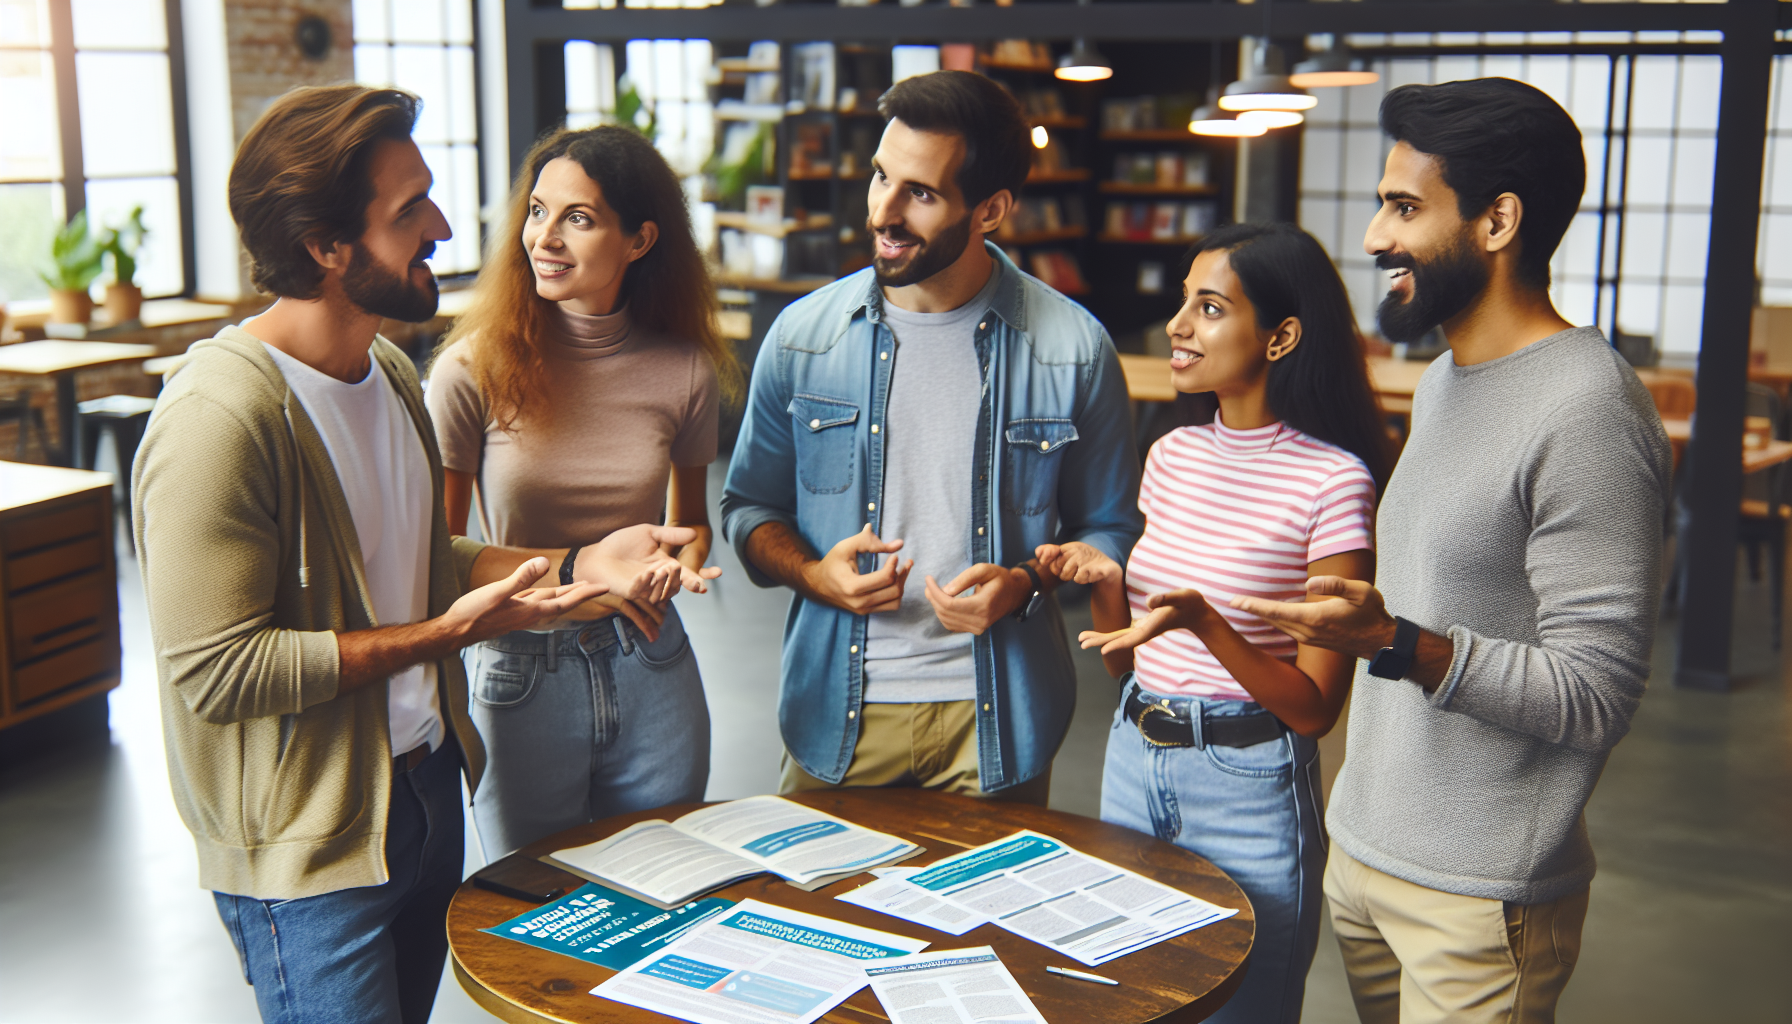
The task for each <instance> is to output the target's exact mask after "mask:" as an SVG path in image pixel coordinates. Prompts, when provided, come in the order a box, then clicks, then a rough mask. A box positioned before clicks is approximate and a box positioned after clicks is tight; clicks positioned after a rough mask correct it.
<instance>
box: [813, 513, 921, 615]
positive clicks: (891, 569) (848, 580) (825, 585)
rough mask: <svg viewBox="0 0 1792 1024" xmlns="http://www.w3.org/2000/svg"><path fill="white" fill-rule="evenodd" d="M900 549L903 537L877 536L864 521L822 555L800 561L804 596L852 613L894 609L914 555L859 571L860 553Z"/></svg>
mask: <svg viewBox="0 0 1792 1024" xmlns="http://www.w3.org/2000/svg"><path fill="white" fill-rule="evenodd" d="M901 549H902V541H900V540H892V541H885V540H882V539H880V538H879V537H878V536H877V534H875V533H872V532H871V525H870V524H869V523H867V524H866V525H865V528H864V529H863V530H860V531H859V532H858V533H855V534H853V535H852V536H850V537H848V538H846V539H845V540H843V541H841V542H840V543H838V544H836V545H834V546H833V547H832V548H831V549H829V551H828V553H827V554H825V555H823V556H821V558H819V559H817V560H815V561H813V562H808V563H805V564H804V565H803V568H802V576H803V584H804V586H805V587H806V589H807V591H808V592H807V593H806V594H805V595H804V596H805V597H809V598H812V599H814V600H817V601H820V602H822V603H824V604H831V605H833V606H834V607H836V608H839V609H842V610H843V611H849V612H851V613H853V614H854V615H868V614H870V613H872V612H893V611H895V610H896V609H897V608H898V607H899V606H901V604H902V586H903V584H904V583H906V582H907V581H908V572H909V570H910V569H913V568H914V567H915V561H914V559H912V558H911V559H909V561H908V564H906V565H903V564H901V563H902V559H900V558H892V559H890V560H889V561H887V562H885V563H884V564H883V565H882V566H881V567H879V568H877V569H873V570H872V571H870V572H867V573H860V572H859V555H861V554H876V555H884V554H891V553H893V552H896V551H900V550H901Z"/></svg>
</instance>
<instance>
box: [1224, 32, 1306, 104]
mask: <svg viewBox="0 0 1792 1024" xmlns="http://www.w3.org/2000/svg"><path fill="white" fill-rule="evenodd" d="M1318 104H1319V100H1318V99H1317V98H1315V97H1313V96H1309V95H1307V93H1306V92H1304V91H1302V90H1301V89H1299V88H1297V87H1296V86H1295V85H1294V83H1293V82H1290V81H1289V80H1288V76H1287V75H1285V74H1283V73H1282V54H1281V51H1280V50H1277V49H1275V48H1274V47H1272V46H1270V45H1269V41H1268V40H1267V39H1265V40H1259V41H1258V43H1257V49H1256V54H1255V56H1254V59H1253V60H1252V61H1251V73H1250V74H1249V75H1247V76H1246V77H1244V78H1241V79H1239V80H1238V81H1236V82H1233V83H1232V84H1231V85H1228V86H1226V92H1225V94H1224V95H1222V96H1221V97H1220V106H1221V107H1222V108H1223V109H1226V110H1309V109H1311V108H1313V107H1315V106H1317V105H1318Z"/></svg>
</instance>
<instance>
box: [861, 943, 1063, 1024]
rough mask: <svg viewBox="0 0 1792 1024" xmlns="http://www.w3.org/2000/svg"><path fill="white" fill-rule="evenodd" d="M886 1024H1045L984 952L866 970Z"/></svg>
mask: <svg viewBox="0 0 1792 1024" xmlns="http://www.w3.org/2000/svg"><path fill="white" fill-rule="evenodd" d="M865 976H866V977H868V978H870V979H871V991H873V992H875V993H877V1001H878V1002H880V1003H882V1004H884V1012H885V1013H887V1014H889V1015H890V1024H1045V1018H1044V1017H1041V1016H1040V1015H1039V1010H1038V1009H1037V1008H1036V1007H1035V1006H1034V1005H1033V1000H1031V999H1028V998H1027V993H1026V992H1025V991H1024V990H1022V989H1021V987H1020V984H1019V983H1018V982H1016V981H1015V980H1014V975H1012V974H1009V973H1008V968H1007V967H1006V966H1005V965H1004V964H1003V963H1002V961H1001V959H1000V958H998V957H997V956H996V951H995V950H993V949H991V948H989V947H988V946H978V947H976V948H974V949H946V950H940V951H939V952H935V953H916V954H914V955H913V956H903V957H897V958H896V959H894V960H881V961H879V962H877V963H875V964H866V965H865Z"/></svg>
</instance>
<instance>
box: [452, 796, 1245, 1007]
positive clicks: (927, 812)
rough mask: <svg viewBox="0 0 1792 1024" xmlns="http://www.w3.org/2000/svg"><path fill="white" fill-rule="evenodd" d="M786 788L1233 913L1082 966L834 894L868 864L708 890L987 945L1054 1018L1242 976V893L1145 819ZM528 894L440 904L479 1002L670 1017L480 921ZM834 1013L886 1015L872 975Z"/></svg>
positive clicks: (624, 818)
mask: <svg viewBox="0 0 1792 1024" xmlns="http://www.w3.org/2000/svg"><path fill="white" fill-rule="evenodd" d="M790 799H792V800H795V801H796V802H798V803H801V804H806V805H808V806H810V807H814V808H817V809H819V810H823V811H826V812H827V813H829V814H832V815H835V816H837V817H841V818H845V819H846V820H848V821H852V822H857V823H858V824H861V825H864V826H866V827H867V828H874V829H877V830H878V831H880V832H889V833H892V834H894V835H898V836H901V837H902V838H904V839H907V840H909V841H911V842H915V843H919V844H921V845H922V846H924V847H926V852H925V853H922V854H920V855H919V856H917V857H915V858H914V859H912V860H909V861H905V862H904V864H905V865H921V864H928V863H931V862H933V861H935V860H939V859H940V858H942V857H947V856H950V855H952V854H954V853H959V852H961V851H963V850H965V849H967V848H969V847H973V846H981V845H983V844H984V843H987V842H991V841H993V840H996V839H1000V838H1002V837H1004V836H1006V835H1009V834H1010V833H1013V832H1015V831H1016V830H1019V829H1023V828H1030V829H1033V830H1035V831H1038V832H1043V833H1045V834H1046V835H1049V836H1052V837H1054V838H1056V839H1060V840H1063V841H1064V842H1065V843H1068V844H1069V845H1070V846H1072V847H1074V848H1075V849H1077V850H1079V851H1081V852H1083V853H1087V854H1090V855H1092V856H1095V857H1100V858H1102V859H1103V860H1107V861H1111V862H1112V863H1114V864H1118V865H1120V866H1121V867H1125V868H1130V869H1131V870H1133V871H1137V872H1139V873H1140V874H1142V875H1146V876H1148V877H1150V878H1154V879H1156V880H1158V881H1160V882H1162V883H1164V884H1165V885H1169V886H1173V887H1175V888H1177V889H1181V890H1182V891H1184V892H1187V893H1190V894H1192V895H1195V896H1199V897H1200V898H1201V899H1204V900H1207V901H1208V902H1210V903H1214V904H1217V905H1219V906H1222V907H1237V908H1239V911H1238V914H1237V915H1235V916H1233V917H1230V918H1227V919H1226V920H1224V921H1220V922H1217V923H1215V924H1210V925H1208V926H1206V927H1204V928H1197V929H1195V930H1194V931H1192V932H1188V933H1186V934H1183V935H1179V936H1177V937H1175V938H1173V939H1168V940H1166V941H1164V942H1160V943H1158V944H1156V945H1154V946H1148V947H1146V948H1144V949H1141V950H1139V951H1137V952H1134V953H1128V954H1127V955H1126V956H1123V957H1120V958H1119V959H1117V960H1112V961H1109V962H1108V963H1105V964H1102V965H1101V966H1100V967H1096V968H1089V967H1085V966H1083V965H1082V964H1079V963H1076V962H1074V961H1072V960H1070V959H1069V958H1068V957H1065V956H1061V955H1059V954H1056V953H1053V952H1052V951H1050V950H1048V949H1046V948H1045V947H1044V946H1040V945H1037V944H1035V943H1033V942H1030V941H1028V940H1026V939H1023V938H1021V937H1020V936H1018V935H1013V934H1011V933H1009V932H1006V931H1003V930H1002V929H1000V928H997V927H996V926H995V925H989V924H986V925H983V926H982V927H980V928H976V929H974V930H972V931H969V932H966V933H965V934H963V935H959V936H952V935H947V934H946V933H944V932H939V931H935V930H933V929H931V928H928V927H925V926H923V925H918V924H911V923H909V922H907V921H904V920H902V919H900V918H895V917H890V916H888V915H886V914H880V913H878V912H877V911H874V910H868V909H866V908H863V907H857V906H854V905H852V904H850V903H842V902H840V901H839V900H836V899H834V897H835V896H838V895H839V894H840V893H843V892H846V891H847V890H849V889H854V888H857V887H858V886H861V885H864V884H865V883H867V882H869V881H871V880H872V879H871V876H870V875H867V874H861V875H855V876H853V877H851V878H848V879H844V880H842V881H839V882H835V883H834V884H832V885H829V886H827V887H825V888H822V889H818V890H816V891H815V892H803V891H802V890H801V889H798V888H796V887H795V886H792V885H789V884H786V883H785V882H784V880H783V879H781V878H778V877H777V876H775V875H770V874H762V875H756V876H754V877H752V878H748V879H746V880H744V881H742V882H738V883H736V884H734V885H730V886H728V887H727V888H725V889H721V890H719V891H717V892H715V893H713V894H711V895H716V896H722V897H725V898H727V899H731V900H743V899H749V898H751V899H756V900H761V901H763V902H766V903H773V904H777V905H778V906H782V907H789V908H791V909H793V910H800V911H804V912H805V913H810V914H817V915H820V916H822V917H831V918H835V919H837V920H841V921H849V922H851V923H853V924H857V925H862V926H864V927H867V928H877V929H881V930H883V931H887V932H896V933H899V934H902V935H908V936H912V937H915V938H921V939H926V940H927V941H928V942H930V943H931V945H930V946H929V947H928V949H929V950H942V949H965V948H969V947H973V946H993V947H994V948H995V951H996V953H997V954H998V955H999V956H1001V958H1002V962H1003V963H1004V964H1006V965H1007V966H1008V970H1009V971H1010V972H1011V973H1012V974H1013V975H1014V978H1015V980H1016V981H1018V982H1019V983H1020V986H1021V987H1022V988H1023V989H1026V991H1027V995H1029V996H1031V997H1032V999H1033V1002H1034V1004H1035V1005H1036V1006H1038V1007H1039V1012H1040V1013H1041V1014H1043V1015H1044V1016H1045V1019H1047V1020H1049V1021H1052V1022H1053V1024H1074V1022H1080V1021H1090V1022H1100V1024H1122V1022H1134V1021H1198V1020H1202V1019H1205V1018H1206V1017H1207V1016H1208V1015H1209V1014H1211V1013H1212V1012H1213V1011H1214V1010H1216V1009H1218V1008H1219V1007H1220V1006H1221V1005H1223V1004H1224V1003H1225V1001H1226V1000H1227V999H1229V998H1230V997H1231V995H1232V993H1233V991H1234V990H1236V989H1237V988H1238V983H1239V981H1240V980H1241V979H1242V978H1243V974H1244V972H1243V970H1242V968H1243V966H1244V963H1245V959H1246V957H1247V956H1249V954H1250V950H1251V941H1252V939H1253V937H1254V936H1255V934H1256V918H1255V915H1254V914H1253V913H1252V910H1251V904H1250V901H1249V900H1247V899H1246V898H1245V895H1244V893H1243V892H1242V891H1240V890H1239V888H1238V886H1237V885H1236V884H1234V883H1233V881H1232V879H1230V878H1228V877H1227V876H1226V874H1225V873H1224V872H1222V871H1220V869H1219V868H1216V867H1214V866H1213V865H1212V864H1211V863H1209V862H1208V861H1206V860H1204V859H1202V858H1200V857H1197V856H1195V855H1194V854H1192V853H1189V852H1188V851H1186V850H1183V849H1181V848H1180V847H1176V846H1173V845H1171V844H1169V843H1166V842H1162V841H1161V840H1157V839H1153V838H1152V837H1150V836H1147V835H1144V834H1143V833H1139V832H1134V831H1132V830H1131V829H1125V828H1121V827H1119V826H1118V825H1109V824H1106V823H1104V822H1100V821H1096V820H1094V819H1091V818H1084V817H1080V816H1078V815H1075V814H1064V813H1062V812H1059V811H1048V810H1046V809H1044V808H1042V807H1033V806H1031V805H1027V804H1018V803H1009V802H1007V801H1002V800H978V799H974V798H971V797H963V796H952V795H948V794H944V793H937V792H931V791H928V790H920V789H845V790H822V791H818V792H813V793H802V794H794V795H792V796H791V797H790ZM700 806H702V805H701V804H680V805H675V806H672V807H663V808H659V809H657V810H652V811H642V812H639V813H636V814H624V815H618V816H617V817H614V818H606V819H604V820H603V821H597V822H592V823H591V824H589V825H582V826H579V827H578V828H571V829H567V830H566V831H565V832H562V833H560V834H559V835H556V836H553V837H550V838H548V839H544V840H542V841H541V842H538V843H534V844H531V845H529V846H526V847H524V848H523V852H524V853H525V854H527V855H529V856H540V855H542V854H545V853H551V852H553V851H554V850H563V849H566V848H567V847H571V846H580V845H583V844H586V843H592V842H596V841H597V840H599V839H602V838H604V837H605V836H609V835H613V834H614V833H616V832H618V831H620V830H621V829H623V828H625V827H627V826H629V825H632V824H634V823H635V822H637V821H646V820H650V819H653V818H665V819H667V820H671V819H673V818H676V817H678V816H679V815H680V814H683V813H685V812H687V811H691V810H694V809H696V808H697V807H700ZM529 907H530V904H528V903H524V902H522V901H520V900H515V899H511V898H509V897H506V896H500V895H498V894H497V893H493V892H488V891H487V890H484V889H480V888H477V887H476V886H474V885H473V884H472V883H471V882H467V883H465V884H463V885H462V886H461V887H460V891H459V892H458V893H456V894H455V897H454V903H453V904H452V905H451V906H450V907H449V908H448V945H449V950H450V953H451V954H452V959H453V963H454V974H455V976H456V977H457V978H459V979H460V983H461V987H462V988H464V989H466V990H467V994H468V995H470V996H472V997H473V1000H474V1001H475V1002H477V1003H478V1004H479V1005H480V1006H483V1007H485V1008H486V1009H487V1010H489V1011H490V1012H491V1013H492V1014H493V1015H495V1016H497V1017H499V1018H501V1019H503V1020H507V1021H517V1022H529V1024H534V1022H537V1021H568V1022H585V1021H631V1022H633V1021H643V1022H644V1021H664V1020H668V1019H670V1018H667V1017H664V1016H661V1015H660V1014H657V1013H653V1012H650V1011H647V1010H641V1009H637V1008H635V1007H632V1006H626V1005H624V1004H622V1003H616V1002H611V1001H610V1000H607V999H599V998H597V997H595V996H592V995H591V994H590V991H591V989H593V988H595V987H596V986H597V985H598V984H599V983H601V982H602V981H604V980H605V979H606V978H609V977H610V976H611V975H612V974H614V973H615V972H613V971H610V970H607V969H605V968H602V967H599V966H597V965H596V964H588V963H585V962H583V961H581V960H576V959H573V958H572V957H567V956H561V955H560V954H558V953H550V952H547V951H546V950H541V949H537V948H535V947H533V946H528V945H524V944H523V943H521V942H512V941H511V940H509V939H504V938H499V937H498V936H496V935H488V934H486V933H485V932H482V931H480V930H479V929H481V928H490V927H492V926H493V925H496V924H500V923H502V922H504V921H508V920H509V919H511V918H513V917H515V916H517V915H518V914H521V913H523V912H525V911H527V910H528V909H529ZM1047 964H1057V965H1058V966H1060V967H1068V968H1072V969H1081V970H1085V971H1092V972H1094V973H1097V974H1101V975H1104V976H1106V977H1109V978H1113V979H1114V980H1116V981H1118V982H1120V986H1119V987H1118V988H1111V987H1109V986H1106V985H1096V984H1093V983H1091V982H1086V981H1077V980H1075V979H1072V978H1064V977H1060V976H1058V975H1055V974H1047V973H1046V971H1045V967H1046V965H1047ZM821 1019H822V1020H825V1021H833V1022H839V1024H879V1022H883V1024H887V1022H888V1020H889V1015H888V1014H886V1013H884V1012H883V1007H882V1006H880V1005H879V1004H878V1001H877V997H876V996H874V995H872V993H871V989H870V988H869V987H867V988H864V989H861V990H859V992H858V993H857V994H855V995H854V996H853V997H852V998H850V999H848V1000H847V1001H846V1002H844V1003H842V1004H840V1005H839V1006H837V1007H835V1008H834V1009H833V1010H831V1011H829V1012H828V1013H827V1014H826V1015H825V1016H824V1017H822V1018H821Z"/></svg>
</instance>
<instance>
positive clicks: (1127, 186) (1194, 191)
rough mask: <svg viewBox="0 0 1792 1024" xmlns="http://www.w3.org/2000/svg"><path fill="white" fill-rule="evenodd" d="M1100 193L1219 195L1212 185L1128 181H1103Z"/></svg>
mask: <svg viewBox="0 0 1792 1024" xmlns="http://www.w3.org/2000/svg"><path fill="white" fill-rule="evenodd" d="M1101 191H1103V192H1105V193H1107V194H1109V195H1121V196H1211V195H1216V194H1218V193H1219V189H1217V188H1214V187H1213V186H1212V185H1141V184H1136V183H1134V182H1130V181H1104V182H1102V183H1101Z"/></svg>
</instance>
